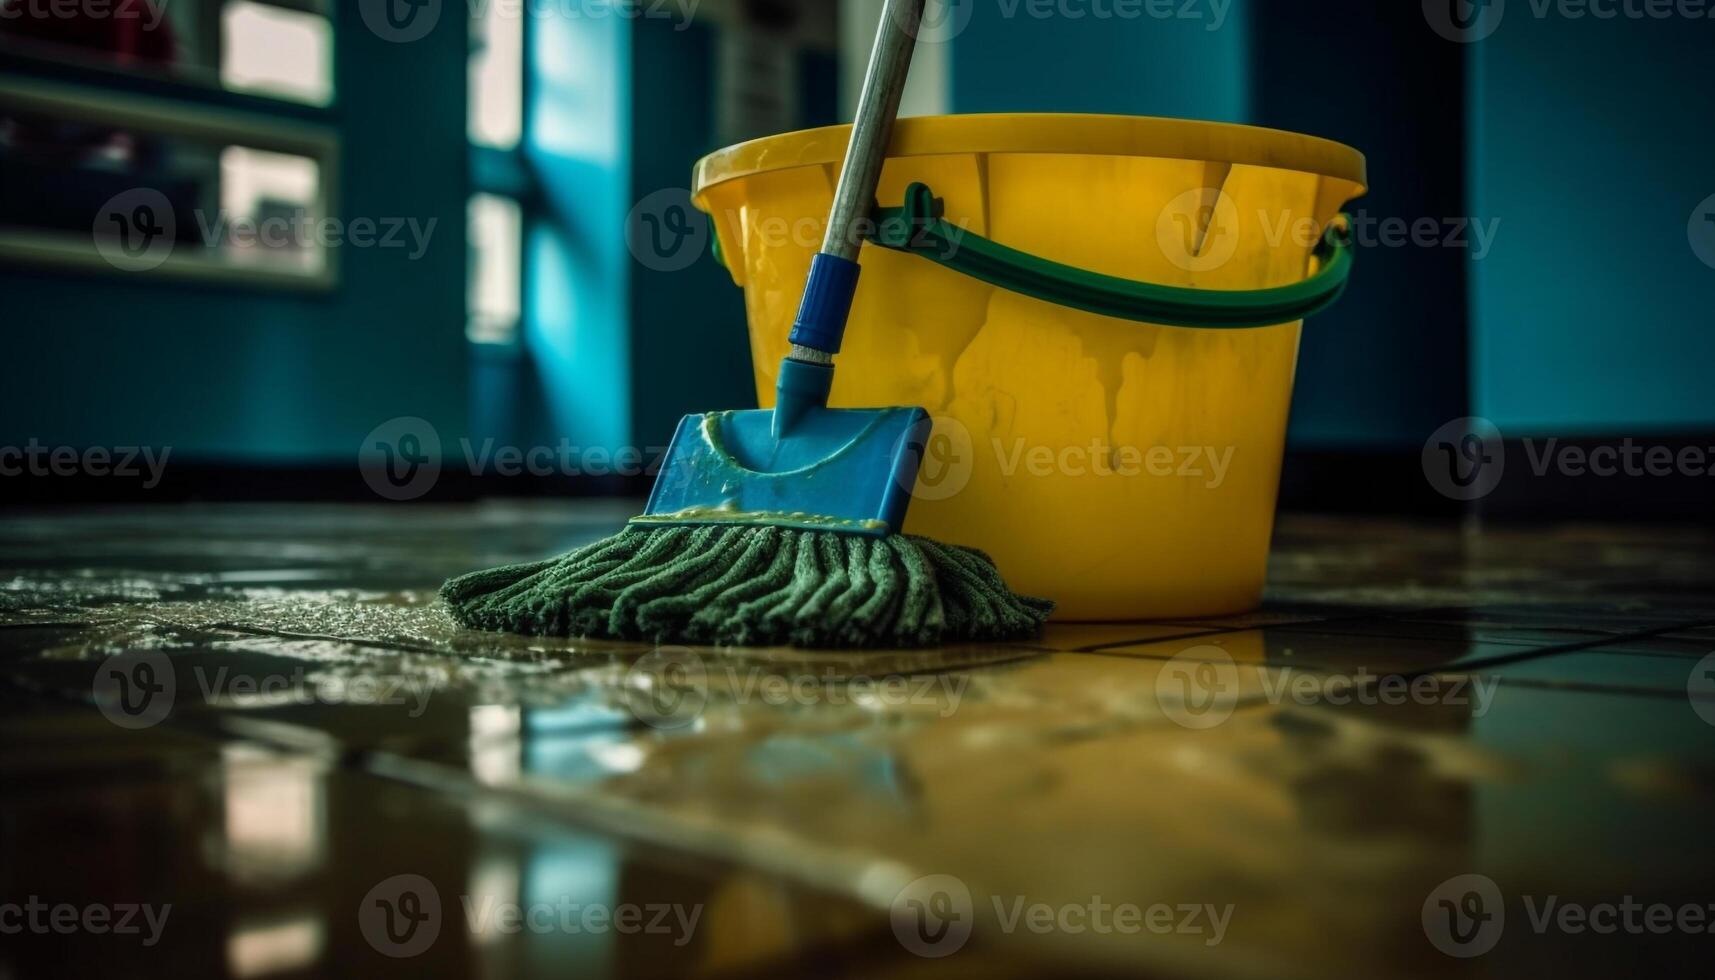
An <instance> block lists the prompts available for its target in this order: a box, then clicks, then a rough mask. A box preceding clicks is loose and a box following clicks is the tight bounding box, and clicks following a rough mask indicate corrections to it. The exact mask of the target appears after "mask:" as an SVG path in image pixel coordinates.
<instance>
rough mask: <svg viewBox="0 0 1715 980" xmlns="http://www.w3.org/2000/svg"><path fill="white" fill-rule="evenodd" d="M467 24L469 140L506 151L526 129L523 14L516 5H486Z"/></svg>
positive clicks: (515, 144)
mask: <svg viewBox="0 0 1715 980" xmlns="http://www.w3.org/2000/svg"><path fill="white" fill-rule="evenodd" d="M481 9H482V13H481V14H480V16H479V17H478V18H477V19H475V20H473V21H472V22H471V55H470V107H469V113H470V118H469V133H470V141H471V142H472V143H476V144H478V145H481V146H492V147H494V148H496V149H501V150H509V149H511V148H512V147H514V146H517V145H518V139H519V136H520V134H521V133H522V132H523V128H524V17H523V8H522V7H521V6H519V5H517V4H505V3H486V4H483V5H482V8H481Z"/></svg>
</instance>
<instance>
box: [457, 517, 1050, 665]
mask: <svg viewBox="0 0 1715 980" xmlns="http://www.w3.org/2000/svg"><path fill="white" fill-rule="evenodd" d="M441 596H442V597H443V598H444V599H446V601H447V604H448V605H449V606H450V607H451V609H452V614H453V617H454V618H455V619H457V620H458V621H459V622H460V623H462V624H464V625H465V626H469V627H473V628H476V629H485V630H500V631H505V632H512V633H529V634H537V635H550V636H589V637H598V638H602V639H612V640H649V641H653V642H657V643H663V642H679V643H697V644H721V645H729V644H733V645H736V644H743V645H747V646H767V645H775V644H794V645H797V646H803V647H916V646H930V645H934V644H939V643H950V642H958V641H969V640H1015V639H1023V638H1027V637H1031V636H1034V635H1036V633H1037V631H1038V630H1039V629H1040V628H1041V626H1042V623H1043V622H1044V621H1045V620H1046V619H1047V618H1048V614H1049V612H1051V611H1052V610H1053V608H1054V604H1053V603H1052V602H1050V601H1048V600H1046V599H1033V598H1030V597H1028V596H1020V595H1016V594H1014V593H1013V592H1012V590H1011V589H1008V588H1007V586H1006V583H1005V582H1004V581H1002V580H1001V577H1000V572H999V570H998V569H996V568H995V565H994V562H993V561H992V560H990V559H989V557H988V556H987V555H985V554H983V553H982V552H980V551H977V550H975V549H974V548H963V547H958V546H954V545H945V544H940V543H938V542H935V541H931V540H929V539H927V538H920V537H916V536H913V535H906V534H889V535H887V536H885V537H868V536H864V535H857V534H840V533H836V532H833V531H809V530H798V529H795V528H786V527H772V526H753V525H732V524H705V525H699V526H683V525H669V526H657V527H644V526H636V525H634V526H631V527H627V528H626V529H625V530H624V531H621V532H620V533H619V534H616V535H614V536H613V537H611V538H607V539H605V540H603V541H598V542H596V543H595V544H592V545H589V546H587V547H584V548H581V549H579V550H577V551H574V552H572V553H571V554H569V555H565V556H563V557H560V558H553V559H549V560H547V561H539V562H531V563H528V564H523V565H509V566H505V567H502V568H492V569H488V570H486V571H480V572H471V573H469V574H467V575H461V576H459V577H457V578H454V579H451V580H450V581H448V582H447V583H446V584H445V585H444V586H442V587H441Z"/></svg>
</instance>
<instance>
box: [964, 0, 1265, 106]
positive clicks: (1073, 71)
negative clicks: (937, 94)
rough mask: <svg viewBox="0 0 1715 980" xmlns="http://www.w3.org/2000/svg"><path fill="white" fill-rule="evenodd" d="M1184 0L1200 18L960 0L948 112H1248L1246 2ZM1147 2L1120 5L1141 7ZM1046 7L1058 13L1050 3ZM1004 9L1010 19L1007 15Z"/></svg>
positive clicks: (1095, 6)
mask: <svg viewBox="0 0 1715 980" xmlns="http://www.w3.org/2000/svg"><path fill="white" fill-rule="evenodd" d="M1252 2H1253V0H1193V2H1192V3H1190V4H1189V5H1187V4H1186V3H1184V2H1183V0H1180V2H1178V3H1175V4H1173V5H1172V6H1173V8H1174V9H1175V10H1176V11H1177V10H1180V9H1184V8H1186V7H1187V6H1189V7H1190V8H1191V9H1192V10H1194V11H1196V12H1198V13H1200V14H1202V15H1203V16H1202V17H1201V18H1199V19H1191V18H1185V19H1180V18H1177V17H1175V18H1167V19H1162V18H1155V17H1149V16H1133V17H1117V16H1107V17H1101V16H1096V14H1095V12H1096V11H1110V12H1111V11H1113V10H1114V9H1115V5H1113V4H1080V5H1073V9H1080V10H1088V11H1089V12H1090V14H1089V15H1088V16H1084V17H1077V18H1070V17H1064V16H1059V15H1058V14H1056V15H1055V16H1052V17H1034V16H1030V15H1029V11H1030V10H1031V9H1033V5H1032V4H1030V3H1026V2H1024V0H1018V2H1014V0H960V6H962V7H965V8H969V11H970V14H969V16H970V19H969V21H968V22H967V23H965V25H964V27H963V29H962V30H959V31H957V33H955V34H954V36H953V38H952V40H951V41H949V42H946V43H950V44H951V45H952V52H951V54H952V57H951V68H952V70H951V86H950V87H951V96H952V97H951V106H952V111H953V112H1112V113H1125V114H1130V115H1140V116H1182V117H1186V118H1190V119H1216V120H1221V121H1224V122H1244V121H1245V120H1246V119H1247V118H1249V112H1250V109H1249V107H1250V101H1249V99H1250V71H1249V44H1250V31H1249V27H1248V21H1249V16H1248V8H1249V6H1250V4H1251V3H1252ZM1157 6H1159V5H1156V4H1145V5H1137V6H1135V7H1125V5H1120V7H1121V8H1123V9H1128V10H1130V9H1136V10H1146V9H1150V8H1154V7H1157ZM1050 9H1054V10H1058V9H1059V5H1051V6H1050ZM1009 12H1010V16H1009V15H1008V14H1009Z"/></svg>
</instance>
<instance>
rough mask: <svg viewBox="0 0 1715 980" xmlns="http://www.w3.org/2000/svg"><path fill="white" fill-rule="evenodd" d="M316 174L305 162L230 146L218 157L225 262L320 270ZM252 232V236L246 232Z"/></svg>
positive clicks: (310, 163) (315, 167)
mask: <svg viewBox="0 0 1715 980" xmlns="http://www.w3.org/2000/svg"><path fill="white" fill-rule="evenodd" d="M320 184H321V168H320V166H318V165H317V164H316V161H314V160H312V159H310V158H309V157H300V156H291V155H289V154H285V153H270V152H268V151H266V150H256V149H251V148H250V147H248V146H229V147H227V148H225V149H224V150H222V151H221V153H220V213H219V218H220V221H221V223H222V225H223V227H224V228H225V229H227V230H228V233H227V234H224V235H221V236H220V239H219V244H220V247H221V248H222V250H223V251H224V252H225V254H226V257H227V258H228V259H229V260H231V261H233V262H239V263H246V264H261V265H269V266H273V267H276V268H296V269H300V270H302V271H305V272H313V271H316V270H319V269H320V268H321V267H322V264H323V262H324V261H325V256H324V255H323V253H322V249H321V247H319V242H318V240H317V239H318V232H317V229H316V224H315V223H316V221H317V220H318V219H320V218H321V217H322V215H321V214H320V213H318V212H319V211H320V209H321V203H320V202H321V187H320ZM252 230H254V233H251V231H252Z"/></svg>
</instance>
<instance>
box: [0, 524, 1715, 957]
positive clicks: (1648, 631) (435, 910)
mask: <svg viewBox="0 0 1715 980" xmlns="http://www.w3.org/2000/svg"><path fill="white" fill-rule="evenodd" d="M622 513H624V506H623V505H617V506H615V507H611V508H610V507H607V506H606V505H590V506H587V507H560V508H548V507H504V508H502V507H492V508H469V509H436V508H429V507H420V508H419V507H399V508H349V509H348V508H326V507H281V508H216V509H207V510H194V511H180V510H166V509H159V510H131V511H106V512H103V511H91V512H66V513H63V514H58V515H53V514H49V515H46V516H40V517H29V518H17V519H12V520H9V521H8V522H7V525H6V526H5V527H4V529H3V530H0V744H4V745H5V746H6V751H5V752H4V754H0V782H3V783H4V784H5V786H6V787H7V791H6V793H5V794H4V796H3V797H0V828H4V836H3V839H0V903H15V904H16V905H17V907H18V909H19V914H21V915H27V913H28V911H29V909H28V906H29V905H30V903H31V902H32V901H33V902H35V903H36V904H37V905H39V906H41V907H42V908H44V909H48V910H49V911H44V912H41V914H42V915H45V916H47V917H48V919H49V920H51V918H52V915H53V914H54V913H53V912H52V911H51V909H52V908H53V907H56V906H69V907H72V908H75V909H76V910H80V911H79V912H78V913H67V914H81V910H87V909H88V908H90V907H92V906H101V907H102V908H103V909H110V910H112V913H113V918H114V921H117V918H118V911H119V910H120V907H121V906H136V907H137V912H136V914H135V915H134V916H133V919H135V923H141V924H142V927H141V928H140V929H138V930H135V931H131V932H120V931H118V930H116V929H107V930H104V931H97V930H96V929H95V928H93V927H92V924H91V923H90V922H87V921H84V920H83V919H79V920H78V922H77V923H75V924H74V926H73V927H72V928H68V929H56V928H52V927H51V923H50V925H49V926H44V927H42V928H40V929H29V928H26V929H24V930H23V931H22V932H21V933H20V934H19V935H18V936H16V937H8V938H9V939H12V938H16V939H19V940H21V941H17V942H7V943H4V944H0V976H18V977H33V976H42V975H86V974H103V973H111V972H113V971H114V970H115V969H120V968H122V969H124V971H125V972H127V973H134V974H137V975H142V976H153V975H168V974H173V975H178V976H182V975H184V974H185V973H186V972H187V971H190V972H193V973H203V972H214V973H225V974H229V975H234V976H245V977H252V976H255V977H261V976H270V977H272V976H303V975H318V974H328V973H334V974H358V975H364V976H369V975H391V974H393V973H397V974H400V975H407V974H408V975H413V976H418V975H425V974H427V975H447V976H453V975H468V974H481V975H497V976H506V975H518V974H535V973H542V974H554V975H564V974H567V973H571V974H573V975H591V976H599V975H613V976H655V975H663V974H701V975H722V974H728V973H732V974H738V973H742V974H745V975H752V974H756V973H763V974H774V973H779V974H792V975H796V974H798V973H801V972H804V971H806V970H814V971H816V972H827V973H833V974H836V975H838V974H848V975H870V974H874V973H881V972H914V971H915V972H929V971H930V970H934V969H942V970H944V969H947V968H949V967H950V968H953V970H954V972H956V973H961V974H962V973H979V972H980V973H985V974H989V975H999V976H1005V975H1009V974H1016V973H1032V972H1039V971H1040V970H1042V969H1046V968H1052V969H1054V970H1055V971H1056V972H1057V973H1069V974H1073V975H1077V974H1091V975H1098V974H1109V973H1113V972H1127V973H1137V974H1145V975H1152V976H1163V975H1165V976H1174V975H1187V976H1215V977H1243V976H1248V975H1258V976H1261V975H1267V976H1269V977H1279V976H1281V975H1283V974H1286V975H1294V974H1302V975H1304V976H1317V977H1322V976H1327V975H1335V974H1340V975H1343V974H1363V975H1373V976H1417V975H1440V974H1444V973H1447V972H1457V971H1470V972H1478V973H1488V972H1491V971H1492V972H1495V973H1497V974H1499V973H1508V974H1510V973H1515V972H1519V971H1522V970H1525V969H1530V970H1531V971H1532V972H1536V971H1539V970H1542V969H1545V968H1546V969H1555V970H1559V971H1561V972H1565V973H1568V974H1570V975H1575V976H1595V975H1603V974H1608V973H1612V972H1614V970H1615V969H1616V968H1617V967H1620V966H1624V967H1625V968H1626V969H1627V970H1628V971H1630V970H1636V969H1661V970H1665V971H1668V972H1678V970H1679V969H1681V968H1683V965H1684V964H1685V963H1689V962H1692V960H1691V959H1689V957H1691V956H1693V955H1697V956H1703V957H1706V954H1707V941H1708V938H1709V937H1708V936H1707V935H1706V934H1702V933H1701V932H1698V931H1697V930H1694V929H1692V928H1690V926H1689V924H1688V923H1689V918H1686V917H1688V916H1690V914H1691V913H1690V912H1689V911H1686V910H1688V909H1690V910H1698V912H1699V915H1703V916H1704V917H1705V919H1715V912H1711V911H1710V906H1711V903H1715V886H1712V885H1711V884H1710V883H1711V882H1715V858H1710V857H1707V856H1705V855H1706V853H1707V852H1708V849H1707V848H1704V847H1701V846H1700V844H1701V840H1702V838H1703V837H1704V836H1706V828H1707V826H1708V820H1709V815H1710V813H1711V812H1712V807H1715V660H1704V658H1705V657H1706V656H1708V655H1710V653H1711V652H1712V651H1715V598H1712V597H1711V596H1712V593H1711V590H1710V585H1711V583H1712V582H1715V558H1711V557H1709V555H1711V554H1712V553H1715V552H1712V551H1711V549H1710V547H1709V545H1710V541H1709V539H1708V537H1707V536H1705V535H1701V534H1698V533H1692V532H1685V531H1680V530H1664V531H1635V530H1634V531H1618V530H1612V529H1609V530H1603V529H1597V528H1576V529H1561V530H1546V529H1543V530H1527V531H1507V530H1491V531H1487V532H1483V533H1479V532H1475V531H1469V530H1463V531H1462V530H1459V529H1456V528H1450V527H1432V526H1411V525H1404V524H1394V523H1386V522H1350V521H1333V520H1323V519H1305V518H1299V519H1291V518H1289V519H1286V520H1284V521H1283V522H1282V527H1281V530H1280V534H1279V541H1278V544H1277V554H1276V557H1275V560H1274V566H1273V574H1272V576H1271V583H1272V585H1271V592H1270V596H1269V600H1268V603H1267V604H1266V606H1265V608H1264V609H1262V610H1260V611H1258V612H1255V613H1248V614H1243V615H1237V616H1227V617H1215V618H1212V619H1208V620H1201V621H1186V622H1180V623H1149V624H1088V625H1083V624H1054V625H1053V626H1051V627H1050V629H1049V630H1047V631H1046V632H1045V634H1044V635H1043V636H1042V637H1040V638H1039V639H1038V640H1036V641H1033V642H1030V643H1023V644H1011V645H1001V646H970V647H961V648H950V649H945V650H932V651H879V652H841V653H819V652H806V651H797V650H788V649H767V650H750V649H721V650H713V649H695V650H693V649H688V648H662V649H654V648H652V647H649V646H646V645H641V644H614V643H596V642H590V641H583V640H555V639H543V638H527V637H504V636H493V635H487V634H480V633H471V632H467V631H461V630H458V629H456V628H455V627H453V626H452V624H451V623H450V622H449V621H448V619H447V617H446V616H445V614H444V612H443V611H442V610H441V609H440V608H439V607H438V606H437V604H436V603H435V601H434V598H433V594H434V587H435V585H436V584H437V583H438V582H439V581H440V580H441V579H442V578H443V577H445V576H446V575H448V574H451V573H454V572H457V571H460V570H462V569H465V568H469V567H476V566H480V565H485V564H493V563H496V562H500V561H507V560H515V559H522V558H525V557H530V556H534V555H539V554H542V553H545V552H549V551H553V550H556V549H560V548H565V547H570V546H572V545H575V544H576V543H578V542H580V541H584V540H590V539H592V538H594V537H597V536H599V535H600V534H602V533H604V532H605V531H607V530H608V529H610V527H611V524H612V521H613V520H614V519H616V516H617V515H619V514H622ZM1465 875H1481V876H1483V881H1482V882H1479V883H1478V884H1477V885H1473V884H1472V881H1473V880H1474V879H1467V878H1462V877H1460V876H1465ZM1490 887H1493V888H1494V889H1495V890H1496V891H1495V893H1494V894H1489V893H1488V892H1486V891H1485V890H1484V889H1487V888H1490ZM1550 898H1552V900H1553V901H1554V902H1556V903H1558V907H1559V908H1561V910H1562V911H1563V910H1564V907H1565V906H1566V905H1567V904H1571V905H1573V906H1575V909H1576V912H1577V914H1576V915H1574V916H1573V918H1571V919H1566V920H1565V921H1562V920H1561V919H1559V918H1555V915H1554V914H1549V913H1544V912H1543V908H1544V904H1543V903H1545V902H1547V901H1549V900H1550ZM1626 902H1633V903H1640V907H1643V908H1646V909H1647V908H1650V907H1660V908H1663V909H1667V910H1669V911H1671V912H1672V914H1674V915H1679V916H1680V918H1676V919H1675V920H1674V921H1675V925H1674V927H1673V928H1671V929H1668V930H1665V932H1664V933H1663V934H1658V933H1661V932H1662V931H1660V930H1658V933H1652V932H1651V931H1650V930H1649V928H1648V927H1647V925H1645V926H1642V927H1640V928H1639V929H1636V930H1627V929H1625V928H1620V929H1618V930H1615V931H1612V932H1599V931H1596V930H1593V929H1589V928H1575V926H1576V925H1577V924H1578V923H1579V922H1582V921H1584V920H1583V919H1579V918H1578V916H1579V915H1582V916H1590V915H1595V916H1596V917H1597V919H1600V917H1601V915H1602V909H1604V908H1605V907H1607V906H1610V905H1612V906H1614V907H1616V908H1618V907H1619V906H1620V905H1621V904H1623V903H1626ZM1473 903H1475V904H1473ZM169 904H170V905H171V909H170V912H165V913H163V912H162V910H163V909H165V907H166V906H167V905H169ZM1115 908H1121V909H1125V908H1129V909H1131V910H1133V911H1135V912H1136V913H1137V918H1136V920H1135V921H1133V920H1131V919H1128V918H1127V916H1126V914H1124V913H1117V914H1116V913H1115V911H1114V909H1115ZM144 911H154V912H155V913H156V915H157V916H161V915H164V916H165V917H164V920H162V921H159V926H158V929H156V930H155V932H153V933H151V932H150V931H149V929H148V926H147V923H148V921H149V920H148V918H147V917H146V916H144V915H143V914H142V913H143V912H144ZM1479 913H1480V914H1479ZM4 914H5V910H4V908H0V925H4V924H5V921H4ZM1639 914H1640V915H1642V914H1644V913H1639ZM1545 915H1546V916H1547V917H1546V918H1544V916H1545ZM1116 916H1117V917H1116ZM1461 916H1463V918H1462V917H1461ZM1497 919H1499V920H1500V921H1501V923H1502V925H1501V928H1500V929H1499V931H1497V929H1496V923H1497ZM622 920H623V921H622ZM68 921H69V920H68ZM1700 921H1703V920H1700ZM1128 923H1130V925H1129V927H1128ZM651 924H652V925H651ZM1479 947H1481V948H1479ZM1449 950H1451V951H1452V952H1453V953H1457V954H1462V955H1461V956H1460V957H1454V956H1450V955H1449V953H1448V951H1449ZM1473 951H1475V952H1478V953H1481V955H1474V956H1473V955H1471V954H1472V953H1473ZM1467 957H1468V958H1467Z"/></svg>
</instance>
